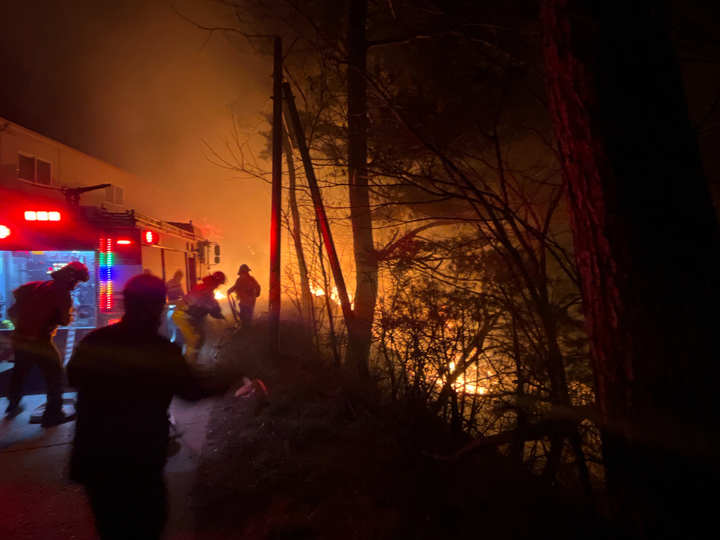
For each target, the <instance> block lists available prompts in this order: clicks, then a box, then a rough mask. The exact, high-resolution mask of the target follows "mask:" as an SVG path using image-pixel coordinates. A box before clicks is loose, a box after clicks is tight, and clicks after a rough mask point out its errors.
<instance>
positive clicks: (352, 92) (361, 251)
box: [346, 0, 378, 379]
mask: <svg viewBox="0 0 720 540" xmlns="http://www.w3.org/2000/svg"><path fill="white" fill-rule="evenodd" d="M366 22H367V0H350V4H349V10H348V31H347V41H346V47H347V58H348V71H347V105H348V183H349V192H350V222H351V224H352V234H353V248H354V254H355V270H356V285H355V305H354V308H353V313H354V315H355V316H354V320H353V321H352V323H349V325H348V348H347V356H346V361H347V363H348V365H349V366H350V367H351V368H352V369H355V370H356V371H357V373H358V375H359V376H360V378H361V379H367V377H368V375H369V371H368V358H369V356H370V345H371V343H372V325H373V316H374V314H375V304H376V301H377V284H378V261H377V257H376V256H375V246H374V243H373V224H372V214H371V208H370V189H369V185H368V171H367V130H368V120H367V83H366V74H365V69H366V61H367V41H366V38H365V24H366Z"/></svg>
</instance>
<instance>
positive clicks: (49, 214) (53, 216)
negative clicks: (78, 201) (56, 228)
mask: <svg viewBox="0 0 720 540" xmlns="http://www.w3.org/2000/svg"><path fill="white" fill-rule="evenodd" d="M60 217H61V216H60V212H56V211H48V210H26V211H25V221H60Z"/></svg>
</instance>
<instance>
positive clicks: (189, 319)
mask: <svg viewBox="0 0 720 540" xmlns="http://www.w3.org/2000/svg"><path fill="white" fill-rule="evenodd" d="M225 281H226V278H225V274H224V273H222V272H214V273H213V274H212V275H210V276H205V277H204V278H203V280H202V283H201V284H199V285H197V286H195V287H194V288H193V290H192V291H190V292H189V293H187V294H186V295H185V297H184V298H183V299H182V300H180V301H179V302H177V304H176V305H177V307H176V308H175V313H173V322H174V323H175V325H176V326H177V327H178V328H179V329H180V332H181V333H182V335H183V338H184V339H185V358H187V360H188V362H190V363H191V364H195V363H197V360H198V356H199V354H200V349H201V348H202V345H203V342H204V341H205V331H204V330H203V322H204V320H205V317H207V316H208V315H210V316H211V317H213V318H215V319H225V317H224V316H223V314H222V313H221V310H220V304H218V301H217V300H215V294H214V293H215V289H217V288H218V287H219V286H220V285H222V284H224V283H225Z"/></svg>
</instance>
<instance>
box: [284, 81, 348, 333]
mask: <svg viewBox="0 0 720 540" xmlns="http://www.w3.org/2000/svg"><path fill="white" fill-rule="evenodd" d="M283 91H284V94H285V101H286V102H287V106H288V112H289V113H290V120H291V121H292V125H293V130H294V131H295V141H296V142H297V145H298V149H299V150H300V156H301V157H302V161H303V165H304V166H305V176H306V177H307V182H308V186H309V187H310V194H311V195H312V200H313V206H314V207H315V215H316V216H317V220H318V223H319V224H320V233H321V234H322V237H323V241H324V242H325V249H326V250H327V254H328V259H329V260H330V270H331V271H332V275H333V279H334V280H335V286H336V287H337V290H338V296H339V297H340V307H342V312H343V317H345V325H346V326H350V325H351V324H352V321H353V311H352V306H351V305H350V299H349V298H348V294H347V288H346V287H345V280H344V279H343V275H342V269H341V268H340V259H339V258H338V255H337V251H336V250H335V244H334V242H333V238H332V233H331V231H330V223H329V222H328V219H327V214H326V213H325V206H324V205H323V202H322V197H321V196H320V188H319V187H318V183H317V178H315V169H314V168H313V164H312V160H311V159H310V150H309V149H308V146H307V142H306V141H305V132H304V131H303V127H302V123H301V122H300V115H299V114H298V111H297V107H295V98H294V97H293V95H292V90H291V89H290V85H289V84H288V83H284V84H283ZM325 294H327V295H329V294H330V291H325Z"/></svg>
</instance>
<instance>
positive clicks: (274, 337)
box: [268, 37, 283, 359]
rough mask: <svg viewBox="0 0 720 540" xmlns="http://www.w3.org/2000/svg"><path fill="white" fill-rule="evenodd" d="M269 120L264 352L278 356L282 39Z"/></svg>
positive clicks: (277, 45)
mask: <svg viewBox="0 0 720 540" xmlns="http://www.w3.org/2000/svg"><path fill="white" fill-rule="evenodd" d="M274 45H275V55H274V59H275V61H274V71H273V123H272V203H271V205H272V206H271V212H270V287H269V291H270V293H269V296H270V298H269V300H270V301H269V306H268V312H269V328H268V352H269V353H270V357H271V358H273V359H276V358H278V356H279V355H280V230H281V226H280V211H281V205H282V151H283V121H282V98H283V96H282V94H283V92H282V90H283V89H282V78H283V76H282V38H280V37H275V44H274Z"/></svg>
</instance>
